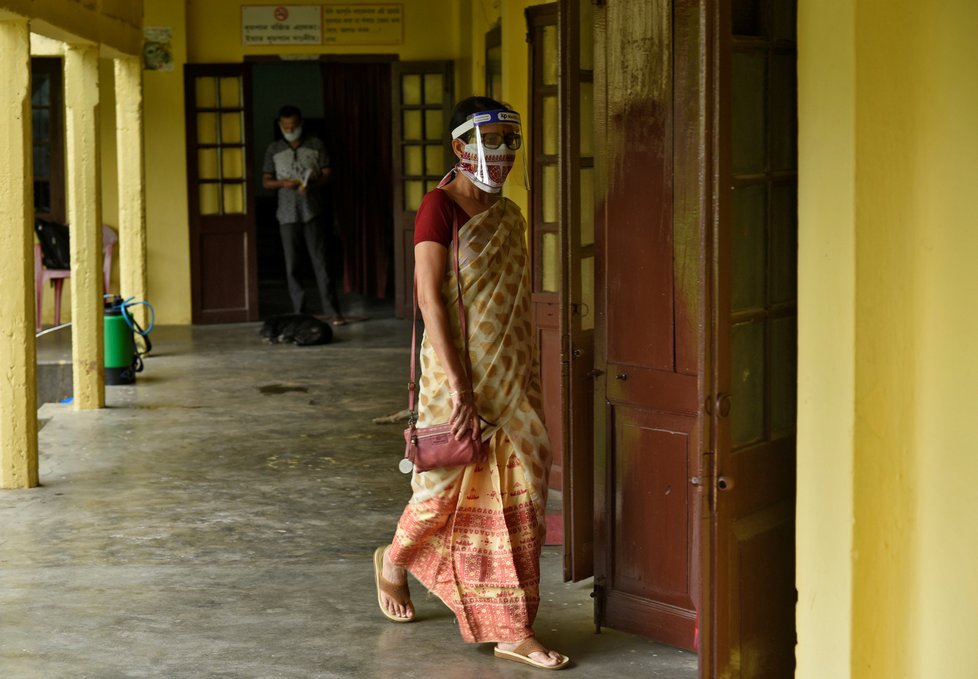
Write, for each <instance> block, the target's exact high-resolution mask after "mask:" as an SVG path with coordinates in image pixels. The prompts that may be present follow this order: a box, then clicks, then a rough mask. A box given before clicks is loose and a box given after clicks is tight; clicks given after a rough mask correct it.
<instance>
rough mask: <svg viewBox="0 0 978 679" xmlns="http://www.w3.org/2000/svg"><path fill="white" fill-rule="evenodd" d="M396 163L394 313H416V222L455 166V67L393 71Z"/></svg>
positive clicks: (418, 65)
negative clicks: (426, 198)
mask: <svg viewBox="0 0 978 679" xmlns="http://www.w3.org/2000/svg"><path fill="white" fill-rule="evenodd" d="M391 77H392V78H393V82H392V83H391V97H392V106H391V116H392V118H393V125H392V129H393V134H394V143H393V154H392V155H393V158H394V288H395V297H394V311H395V314H396V315H397V316H398V317H399V318H403V317H404V315H405V313H406V312H410V310H411V308H412V307H413V304H414V302H413V300H412V297H411V294H412V293H411V290H412V285H413V280H414V217H415V215H416V214H417V211H418V206H419V205H421V199H422V198H423V197H424V194H425V193H427V192H428V191H430V190H431V189H433V188H435V187H436V186H438V182H439V181H441V178H442V177H444V176H445V173H446V172H448V170H450V169H451V168H452V166H453V165H454V164H455V155H454V154H453V153H452V144H451V138H450V137H451V132H452V131H451V130H450V129H448V125H449V120H450V119H451V116H452V108H453V107H454V105H455V100H454V79H455V74H454V68H453V64H452V62H451V61H407V62H405V61H400V62H394V64H393V65H392V68H391Z"/></svg>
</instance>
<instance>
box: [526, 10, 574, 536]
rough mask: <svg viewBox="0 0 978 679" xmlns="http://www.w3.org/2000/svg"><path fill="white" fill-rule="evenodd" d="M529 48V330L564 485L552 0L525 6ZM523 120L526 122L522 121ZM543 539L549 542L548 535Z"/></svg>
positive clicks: (553, 474) (554, 482)
mask: <svg viewBox="0 0 978 679" xmlns="http://www.w3.org/2000/svg"><path fill="white" fill-rule="evenodd" d="M526 23H527V41H528V42H529V45H530V47H529V49H530V73H529V75H530V78H529V82H530V110H529V111H528V114H529V115H528V116H527V118H528V121H527V122H529V124H530V129H528V130H526V132H527V133H528V134H526V135H524V136H525V137H526V138H527V140H528V142H529V143H528V144H527V149H526V155H527V161H528V163H529V166H530V167H529V170H530V187H531V190H530V214H529V218H528V229H529V236H528V237H529V241H530V242H529V245H530V256H531V258H532V271H533V281H532V285H533V294H532V297H531V299H532V304H533V331H534V335H535V337H536V342H537V350H538V352H539V358H540V386H541V388H542V390H543V420H544V423H545V424H546V427H547V434H548V435H549V437H550V447H551V450H552V453H553V466H552V467H551V469H550V487H551V488H554V489H557V490H563V484H564V481H563V479H564V445H565V441H564V411H565V406H564V402H563V398H562V393H561V392H562V386H561V383H562V381H563V377H564V371H563V363H562V360H561V344H560V301H561V300H560V298H561V294H560V293H561V289H560V284H561V272H562V269H563V267H562V266H561V264H562V261H561V257H560V246H561V240H562V239H561V210H560V208H561V205H560V199H561V189H560V168H561V166H562V159H561V156H560V151H561V148H560V136H561V128H560V123H559V117H558V116H559V113H558V112H559V110H560V109H559V107H560V83H559V81H558V77H559V68H558V65H559V42H558V39H557V3H555V2H552V3H549V4H546V5H535V6H533V7H529V8H528V9H527V10H526ZM524 124H525V123H524ZM548 543H551V544H553V543H552V536H549V539H548Z"/></svg>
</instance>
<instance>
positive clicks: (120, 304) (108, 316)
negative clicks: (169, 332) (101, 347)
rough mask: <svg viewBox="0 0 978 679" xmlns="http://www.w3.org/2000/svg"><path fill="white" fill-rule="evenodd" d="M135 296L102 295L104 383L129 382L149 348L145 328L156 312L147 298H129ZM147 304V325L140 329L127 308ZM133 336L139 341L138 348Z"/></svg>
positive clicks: (134, 379) (131, 381)
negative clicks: (103, 299)
mask: <svg viewBox="0 0 978 679" xmlns="http://www.w3.org/2000/svg"><path fill="white" fill-rule="evenodd" d="M133 299H135V297H130V298H129V299H125V300H124V299H122V297H120V296H119V295H105V303H104V316H103V319H104V320H103V330H104V336H105V360H104V364H105V383H106V384H108V385H114V384H133V383H134V382H135V381H136V373H139V372H142V371H143V356H144V355H145V354H148V353H149V352H150V350H151V349H152V348H153V344H152V343H151V342H150V340H149V332H150V330H152V329H153V325H154V324H155V323H156V314H155V312H154V311H153V306H152V305H151V304H150V303H149V302H133V301H132V300H133ZM141 305H142V306H146V307H149V313H150V321H149V326H148V327H147V328H146V329H145V330H143V329H142V328H141V327H140V326H139V323H137V322H136V319H135V318H133V317H132V313H131V312H130V309H131V308H132V307H136V306H141ZM137 338H139V341H141V342H142V345H143V346H142V348H140V346H139V343H138V342H137Z"/></svg>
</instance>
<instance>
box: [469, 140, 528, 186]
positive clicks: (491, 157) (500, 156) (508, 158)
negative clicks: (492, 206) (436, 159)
mask: <svg viewBox="0 0 978 679" xmlns="http://www.w3.org/2000/svg"><path fill="white" fill-rule="evenodd" d="M483 154H484V155H483V158H484V159H485V165H484V166H483V167H482V168H480V163H479V145H478V144H466V145H465V150H464V151H462V157H461V158H460V159H459V162H458V165H456V168H457V169H458V171H459V172H461V173H462V174H464V175H465V176H466V177H468V179H469V181H471V182H472V183H473V184H475V185H476V186H477V187H479V188H480V189H482V190H483V191H485V192H487V193H499V192H500V190H502V188H503V184H504V183H505V182H506V176H507V175H509V171H510V170H512V169H513V162H514V161H515V160H516V152H515V151H513V150H511V149H508V148H506V147H505V146H500V147H499V148H498V149H494V150H488V149H483Z"/></svg>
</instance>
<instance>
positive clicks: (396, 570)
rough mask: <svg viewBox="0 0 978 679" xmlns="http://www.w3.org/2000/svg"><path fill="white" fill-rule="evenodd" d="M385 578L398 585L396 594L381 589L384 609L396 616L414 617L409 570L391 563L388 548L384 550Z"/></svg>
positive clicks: (406, 618) (405, 618)
mask: <svg viewBox="0 0 978 679" xmlns="http://www.w3.org/2000/svg"><path fill="white" fill-rule="evenodd" d="M381 575H382V577H383V578H384V580H386V581H387V582H389V583H390V584H391V585H394V587H396V588H397V589H396V596H393V595H391V594H388V593H387V592H384V591H381V593H380V601H381V605H382V606H383V607H384V609H385V610H386V611H387V612H388V613H390V614H391V615H393V616H394V617H396V618H402V619H404V620H413V619H414V604H412V603H411V592H410V591H409V590H408V584H407V571H406V570H404V569H403V568H400V567H398V566H395V565H394V564H392V563H391V560H390V557H388V555H387V550H386V549H385V550H384V567H383V572H382V574H381Z"/></svg>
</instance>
